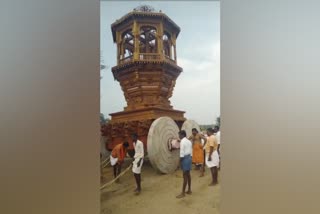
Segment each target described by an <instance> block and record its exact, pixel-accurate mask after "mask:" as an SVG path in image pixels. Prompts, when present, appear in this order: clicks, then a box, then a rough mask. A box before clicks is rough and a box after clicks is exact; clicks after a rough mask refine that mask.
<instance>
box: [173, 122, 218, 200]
mask: <svg viewBox="0 0 320 214" xmlns="http://www.w3.org/2000/svg"><path fill="white" fill-rule="evenodd" d="M179 138H180V166H181V170H182V172H183V185H182V192H181V193H180V194H179V195H178V196H177V198H183V197H184V196H185V195H186V194H192V191H191V175H190V170H191V168H192V163H194V164H195V167H196V169H200V177H202V176H203V175H204V166H205V165H206V166H207V167H208V168H209V169H210V171H211V176H212V181H211V183H210V184H209V186H214V185H216V184H218V168H220V157H219V154H220V151H219V150H220V130H219V127H218V126H216V127H215V128H214V129H212V128H208V129H207V134H206V135H203V134H200V133H199V132H198V130H197V129H195V128H193V129H192V135H191V136H190V137H189V138H187V136H186V132H185V131H184V130H182V131H180V132H179ZM187 186H188V190H187V191H186V187H187Z"/></svg>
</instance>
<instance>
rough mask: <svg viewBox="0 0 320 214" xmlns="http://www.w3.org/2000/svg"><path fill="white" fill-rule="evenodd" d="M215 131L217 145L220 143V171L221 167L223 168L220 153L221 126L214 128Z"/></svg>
mask: <svg viewBox="0 0 320 214" xmlns="http://www.w3.org/2000/svg"><path fill="white" fill-rule="evenodd" d="M214 131H215V137H216V140H217V143H218V150H217V151H218V154H219V160H220V161H219V166H218V168H219V170H220V168H221V167H220V166H221V153H220V127H219V126H215V127H214Z"/></svg>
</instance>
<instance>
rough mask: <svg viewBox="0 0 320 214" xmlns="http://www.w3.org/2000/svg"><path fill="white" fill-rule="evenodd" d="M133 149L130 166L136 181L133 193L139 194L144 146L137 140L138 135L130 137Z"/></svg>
mask: <svg viewBox="0 0 320 214" xmlns="http://www.w3.org/2000/svg"><path fill="white" fill-rule="evenodd" d="M132 141H133V147H134V157H133V158H134V161H133V163H132V164H133V166H132V172H133V175H134V177H135V180H136V184H137V188H136V189H135V190H134V192H135V193H137V194H139V193H140V192H141V167H142V164H143V158H144V148H143V147H144V146H143V143H142V142H141V141H140V140H138V135H137V134H133V135H132Z"/></svg>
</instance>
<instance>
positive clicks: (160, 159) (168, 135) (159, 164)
mask: <svg viewBox="0 0 320 214" xmlns="http://www.w3.org/2000/svg"><path fill="white" fill-rule="evenodd" d="M178 132H179V128H178V126H177V124H176V122H175V121H174V120H172V119H171V118H170V117H160V118H158V119H156V120H155V121H154V122H153V123H152V124H151V127H150V129H149V133H148V141H147V142H148V144H147V148H148V157H149V160H150V163H151V165H152V166H153V168H155V169H156V170H157V171H159V172H161V173H166V174H167V173H172V172H174V171H175V170H176V169H177V167H178V165H179V150H173V151H169V149H168V144H169V143H170V142H171V140H172V139H174V138H178Z"/></svg>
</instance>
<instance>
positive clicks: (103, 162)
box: [100, 157, 110, 165]
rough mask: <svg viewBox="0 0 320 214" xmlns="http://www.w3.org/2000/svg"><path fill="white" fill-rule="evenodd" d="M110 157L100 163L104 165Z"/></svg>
mask: <svg viewBox="0 0 320 214" xmlns="http://www.w3.org/2000/svg"><path fill="white" fill-rule="evenodd" d="M109 159H110V157H108V158H106V159H105V160H104V161H102V162H101V163H100V164H101V165H103V164H105V163H106V162H107V161H108V160H109Z"/></svg>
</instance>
